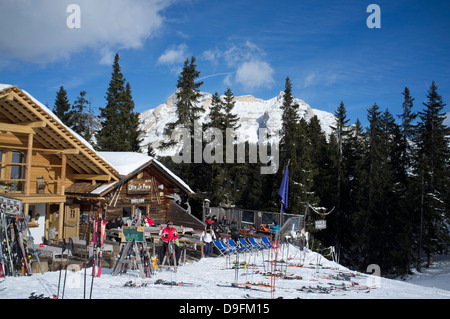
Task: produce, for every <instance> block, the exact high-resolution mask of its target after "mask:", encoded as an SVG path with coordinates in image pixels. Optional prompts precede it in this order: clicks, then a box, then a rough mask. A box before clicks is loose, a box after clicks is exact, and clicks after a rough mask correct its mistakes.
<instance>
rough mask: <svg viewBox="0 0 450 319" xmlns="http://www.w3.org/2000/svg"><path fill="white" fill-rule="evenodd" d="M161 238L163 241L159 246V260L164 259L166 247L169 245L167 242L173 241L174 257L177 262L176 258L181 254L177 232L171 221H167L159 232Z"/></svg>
mask: <svg viewBox="0 0 450 319" xmlns="http://www.w3.org/2000/svg"><path fill="white" fill-rule="evenodd" d="M161 239H162V241H163V244H162V246H161V250H160V254H159V260H160V261H161V263H162V261H163V260H164V256H165V255H166V252H167V249H168V247H169V242H171V241H172V242H173V247H174V249H175V259H176V263H177V264H178V260H179V259H180V255H181V249H180V246H179V242H178V239H179V236H178V232H177V229H176V228H175V227H173V223H172V222H170V221H169V222H167V226H166V228H164V229H163V231H162V233H161Z"/></svg>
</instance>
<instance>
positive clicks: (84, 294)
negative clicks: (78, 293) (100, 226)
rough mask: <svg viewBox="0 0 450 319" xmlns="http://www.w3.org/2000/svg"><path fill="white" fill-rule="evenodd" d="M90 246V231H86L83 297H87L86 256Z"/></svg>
mask: <svg viewBox="0 0 450 319" xmlns="http://www.w3.org/2000/svg"><path fill="white" fill-rule="evenodd" d="M88 246H89V233H88V232H86V246H85V251H84V253H85V254H84V291H83V299H86V268H87V261H86V256H87V254H88Z"/></svg>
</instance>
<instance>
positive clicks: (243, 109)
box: [140, 91, 335, 155]
mask: <svg viewBox="0 0 450 319" xmlns="http://www.w3.org/2000/svg"><path fill="white" fill-rule="evenodd" d="M221 98H223V96H222V97H221ZM283 100H284V92H283V91H281V92H280V93H278V95H277V96H275V97H273V98H271V99H269V100H263V99H260V98H257V97H254V96H253V95H242V96H235V97H234V101H235V107H234V113H236V114H237V115H238V117H239V119H240V121H239V124H240V125H241V126H240V128H239V129H238V130H237V135H238V139H239V140H241V141H243V140H245V141H249V142H251V143H257V141H258V129H259V128H262V127H264V128H267V129H268V130H269V131H271V132H275V131H279V130H280V129H281V115H282V110H281V106H282V104H283ZM211 101H212V94H210V93H207V92H201V97H200V99H199V103H198V105H199V106H202V108H203V109H204V113H203V114H202V116H201V118H200V121H201V122H203V123H205V122H207V121H208V120H209V112H210V107H211ZM294 102H295V103H297V104H298V105H299V110H298V113H299V116H300V117H302V118H304V119H306V120H310V119H311V118H312V117H314V116H315V115H317V117H318V118H319V120H320V123H321V126H322V130H323V131H324V132H325V133H326V134H330V133H331V128H330V125H334V122H335V117H334V115H333V114H331V113H329V112H325V111H321V110H317V109H313V108H311V107H310V106H309V105H308V104H307V103H306V102H305V101H303V100H301V99H297V98H294ZM175 105H176V93H173V94H172V95H171V96H169V97H168V98H167V100H166V102H165V103H163V104H160V105H159V106H157V107H155V108H153V109H149V110H147V111H144V112H142V113H141V114H140V120H141V129H142V130H144V132H145V137H144V140H143V143H142V146H143V147H144V148H145V147H146V146H147V145H148V144H151V145H152V147H153V149H155V150H156V149H157V147H158V145H159V144H160V142H161V141H162V140H164V139H165V136H164V128H165V126H166V124H167V123H170V122H174V121H176V120H177V111H176V106H175ZM173 152H174V151H173ZM158 155H171V154H170V153H167V154H162V153H158Z"/></svg>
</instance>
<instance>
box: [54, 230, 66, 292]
mask: <svg viewBox="0 0 450 319" xmlns="http://www.w3.org/2000/svg"><path fill="white" fill-rule="evenodd" d="M64 250H66V239H65V238H63V242H62V251H61V262H62V256H63V254H64ZM61 270H62V263H60V264H59V279H58V294H57V295H56V299H59V286H60V284H61Z"/></svg>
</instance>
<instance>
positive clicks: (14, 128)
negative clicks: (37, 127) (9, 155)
mask: <svg viewBox="0 0 450 319" xmlns="http://www.w3.org/2000/svg"><path fill="white" fill-rule="evenodd" d="M0 131H3V132H11V133H23V134H36V132H35V131H34V130H33V128H32V127H30V126H24V125H18V124H8V123H0Z"/></svg>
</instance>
